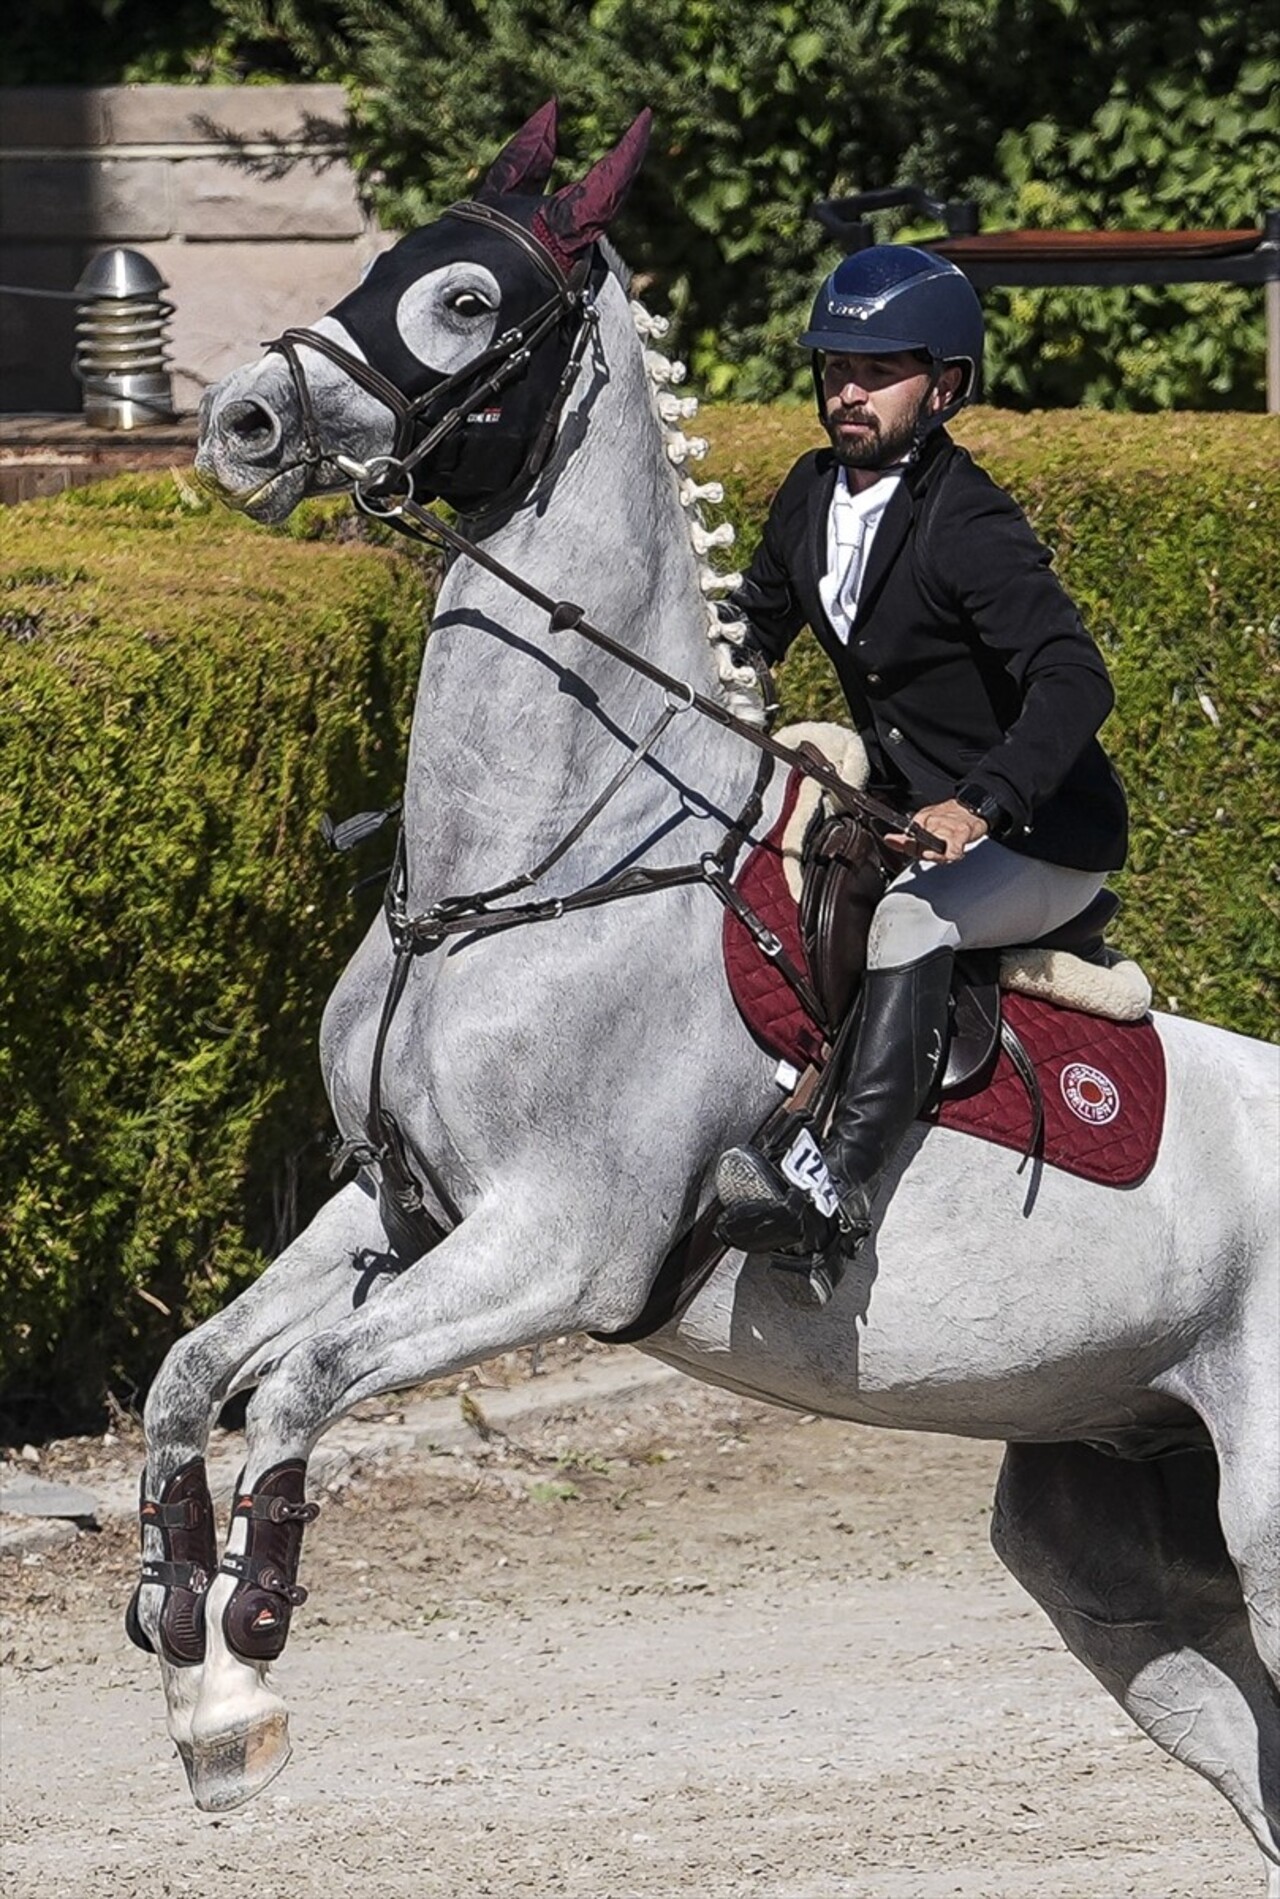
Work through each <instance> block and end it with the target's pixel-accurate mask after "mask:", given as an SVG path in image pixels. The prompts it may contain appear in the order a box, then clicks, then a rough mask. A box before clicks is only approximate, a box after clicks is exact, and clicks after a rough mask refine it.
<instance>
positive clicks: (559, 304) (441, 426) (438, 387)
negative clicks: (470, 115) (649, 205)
mask: <svg viewBox="0 0 1280 1899" xmlns="http://www.w3.org/2000/svg"><path fill="white" fill-rule="evenodd" d="M444 215H445V216H446V217H454V218H464V219H467V220H469V221H470V222H472V223H474V224H482V225H486V226H488V227H490V228H491V229H495V230H498V231H500V232H501V233H502V234H503V236H504V237H507V238H509V239H510V240H511V242H512V243H514V244H516V245H518V246H519V248H520V249H521V250H522V251H523V252H524V254H525V255H526V257H528V258H529V259H530V260H531V261H532V262H533V263H534V264H535V265H536V266H537V268H538V270H539V272H540V273H541V274H542V276H544V277H545V278H546V279H547V280H548V281H549V283H550V284H551V295H550V296H549V297H547V298H546V300H545V301H544V302H543V303H540V304H539V305H538V307H537V308H536V309H535V310H534V311H533V313H532V315H530V316H528V317H526V318H525V320H524V322H523V323H522V324H519V325H517V326H515V327H514V328H512V329H509V330H504V331H503V333H502V335H501V336H499V337H497V338H495V340H494V341H493V342H492V343H491V344H490V345H489V347H488V348H487V349H485V350H482V351H481V352H480V354H479V355H478V356H476V357H473V359H472V360H471V361H470V362H469V363H467V364H465V365H464V367H463V368H462V369H459V370H456V371H455V372H454V374H453V375H451V376H446V377H444V378H443V380H442V381H440V382H438V383H436V384H435V386H434V387H433V388H431V389H428V390H425V391H424V392H423V394H422V395H420V396H415V397H412V398H410V397H408V396H406V395H405V394H404V392H403V390H401V389H398V388H397V387H396V385H395V383H393V382H391V381H390V380H389V379H388V378H387V377H386V376H384V375H382V373H381V372H380V371H379V370H377V369H375V368H374V367H373V365H372V364H371V363H368V362H365V361H364V359H363V358H362V357H359V356H355V355H353V354H352V352H351V351H350V350H347V349H344V348H343V347H342V345H341V344H340V343H336V342H334V341H333V339H332V337H328V336H324V335H322V334H321V333H320V332H319V331H318V330H307V329H288V330H284V331H282V332H281V334H280V335H279V336H277V337H274V338H273V339H272V340H271V341H270V342H269V343H266V344H264V346H263V347H264V348H265V349H267V350H274V351H278V352H279V354H280V355H281V356H283V357H284V360H285V363H286V365H287V367H288V371H289V378H290V381H291V382H292V384H293V389H294V394H295V395H296V396H297V399H298V408H299V412H300V414H301V417H302V453H301V455H300V456H299V457H298V460H297V462H296V463H295V464H294V466H295V467H301V468H305V469H307V470H308V471H313V470H315V469H317V468H319V467H320V466H321V465H322V464H324V463H329V464H330V465H331V466H339V465H340V464H339V463H338V462H337V461H336V458H335V454H333V453H330V452H328V451H326V448H325V444H324V440H323V437H322V435H321V432H320V425H319V422H318V420H317V417H316V411H315V404H314V402H313V401H312V397H311V390H310V387H309V385H308V382H307V376H306V371H305V369H304V368H303V365H302V358H301V356H300V354H299V349H300V348H307V349H313V350H315V351H316V352H317V354H318V355H321V356H324V357H327V358H328V360H329V361H330V362H331V363H333V364H335V365H336V367H337V368H339V369H341V370H342V371H343V373H344V374H345V375H347V376H349V377H350V378H351V380H352V381H353V382H354V383H357V384H359V386H360V388H362V389H363V390H364V391H365V392H366V393H367V394H368V395H371V396H372V397H373V398H374V400H375V401H376V402H380V403H381V404H382V405H383V407H384V408H386V409H389V410H390V411H391V414H392V415H393V416H394V418H395V425H396V433H395V440H394V442H393V443H392V447H391V453H390V454H389V455H387V456H380V457H378V460H377V468H378V480H377V483H376V484H375V486H376V488H377V490H378V491H379V492H381V493H383V494H386V493H388V492H394V493H396V494H398V495H406V496H410V497H411V496H412V495H413V492H414V481H413V475H414V470H415V469H416V468H417V467H418V465H419V464H420V463H422V462H424V461H426V460H427V458H428V457H429V456H431V455H432V454H434V452H435V451H436V449H438V448H439V447H440V445H441V443H442V442H445V441H447V440H448V439H449V437H450V436H452V435H454V434H456V432H457V431H458V430H459V429H460V428H461V427H462V426H463V424H464V423H465V421H466V419H467V417H468V415H470V414H472V413H473V412H474V411H475V410H476V409H477V408H480V407H483V405H484V404H485V403H487V402H490V401H492V399H493V397H494V396H496V395H498V394H499V393H500V392H501V391H502V390H503V389H505V388H506V387H507V385H508V384H509V383H512V382H515V381H517V380H518V378H519V377H521V376H522V375H523V374H524V373H525V371H526V370H527V368H528V367H529V364H530V362H531V361H532V359H533V356H534V353H535V352H536V351H537V350H538V348H539V347H540V346H541V345H542V344H543V343H544V342H545V341H546V340H547V338H548V337H549V336H550V335H551V334H552V333H553V331H555V330H556V329H557V328H558V327H559V326H560V325H561V324H562V323H563V322H564V321H565V320H566V319H567V318H570V317H573V318H575V319H576V322H577V330H576V333H575V336H574V341H573V345H572V347H571V349H570V351H569V357H568V361H567V362H566V364H565V367H564V370H563V372H562V374H561V377H560V381H559V384H558V385H557V388H556V392H555V395H554V397H553V399H552V401H551V403H550V405H549V406H548V409H547V413H546V415H545V416H544V417H543V420H542V424H541V427H540V428H539V430H538V433H537V435H536V436H535V438H534V440H533V443H532V445H531V446H530V448H529V451H528V453H527V454H526V456H525V458H524V461H523V462H522V463H521V466H520V469H519V471H518V473H517V474H516V477H515V479H514V480H513V481H512V482H511V483H509V484H508V487H507V489H506V490H505V492H504V494H503V495H501V496H495V497H494V499H493V500H492V501H491V502H489V503H487V504H486V505H487V506H488V507H493V506H495V505H498V504H499V503H500V502H501V501H503V500H505V499H507V497H508V496H514V495H515V494H517V493H519V492H520V491H521V490H522V489H523V488H526V487H527V486H528V485H529V483H530V482H531V481H533V480H534V479H535V478H536V477H537V476H538V475H539V474H540V473H541V471H542V469H543V467H544V466H545V464H546V460H547V457H548V455H549V454H550V452H551V446H552V443H553V442H554V440H555V434H556V429H557V427H558V426H559V422H560V415H561V412H562V410H563V408H564V404H565V400H566V398H567V396H568V394H569V390H570V388H571V387H572V385H573V382H574V379H575V378H576V376H577V373H578V368H579V365H580V364H581V362H582V358H583V356H584V355H585V353H586V349H587V344H588V342H589V340H590V338H591V336H592V335H593V333H594V331H595V328H596V324H597V321H598V318H597V315H596V308H595V302H594V298H593V296H592V293H591V291H590V289H589V287H588V278H589V275H590V267H591V259H590V253H588V254H587V255H585V256H584V257H582V258H581V259H580V260H579V262H578V263H577V264H576V265H575V266H574V268H573V271H572V273H571V274H568V275H566V273H565V272H564V271H563V270H562V269H561V267H560V265H559V263H558V262H557V260H556V259H555V258H554V257H553V256H552V254H551V252H550V251H549V250H548V249H547V248H546V246H545V245H544V244H541V243H539V241H538V239H537V238H536V237H535V236H534V235H533V234H532V232H530V231H526V230H525V228H524V226H523V225H521V224H517V223H516V221H515V219H514V218H509V217H507V216H506V215H505V214H504V213H503V212H501V211H498V210H496V209H495V208H494V207H493V206H492V205H487V204H478V203H473V202H469V201H468V202H464V203H460V204H454V205H451V206H450V207H449V210H448V211H447V212H446V213H445V214H444Z"/></svg>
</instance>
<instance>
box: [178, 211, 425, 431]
mask: <svg viewBox="0 0 1280 1899" xmlns="http://www.w3.org/2000/svg"><path fill="white" fill-rule="evenodd" d="M393 242H394V239H393V238H392V237H391V236H390V235H388V234H386V233H384V232H377V231H366V232H364V233H362V235H361V236H360V237H358V238H356V239H353V240H350V241H346V240H343V241H338V242H334V243H311V244H305V243H292V244H291V243H282V244H235V243H227V244H219V243H211V244H179V243H173V244H163V245H159V246H157V247H155V248H154V249H149V250H148V252H147V255H148V257H149V258H150V259H151V261H152V263H153V264H154V265H155V266H156V268H157V269H158V270H159V271H161V272H162V273H163V275H164V276H165V277H166V278H167V279H168V282H169V293H168V294H169V297H170V299H171V300H172V302H173V305H174V318H173V332H172V334H173V364H172V371H173V391H174V399H175V401H176V402H177V405H178V408H179V409H180V410H181V411H184V412H186V413H190V412H191V411H192V410H194V409H195V407H196V406H197V404H198V402H199V400H200V397H201V396H202V395H203V394H204V391H205V390H206V389H207V388H208V387H209V385H210V384H211V383H214V382H217V381H219V379H220V378H221V377H223V376H225V375H227V374H228V373H229V372H230V371H231V370H233V369H237V368H239V367H240V365H241V364H243V363H247V362H249V361H251V360H252V359H253V358H254V357H256V356H258V355H259V354H260V353H261V349H262V344H263V342H264V341H265V340H266V339H267V338H268V337H272V336H279V334H280V332H281V331H282V330H285V329H288V328H289V327H290V326H291V325H299V324H301V325H305V324H309V323H314V322H315V320H316V318H317V317H321V316H323V315H324V313H325V311H326V310H329V309H331V308H332V307H333V305H334V304H335V303H337V302H338V300H339V298H341V297H344V296H345V295H346V294H347V292H348V291H349V290H351V289H353V288H354V287H355V285H356V283H357V282H358V281H359V278H360V273H361V271H362V270H363V269H364V267H365V265H366V264H367V263H369V262H370V260H371V259H372V258H373V257H374V256H376V255H377V253H378V252H379V251H381V250H385V249H386V247H387V246H388V245H389V244H391V243H393Z"/></svg>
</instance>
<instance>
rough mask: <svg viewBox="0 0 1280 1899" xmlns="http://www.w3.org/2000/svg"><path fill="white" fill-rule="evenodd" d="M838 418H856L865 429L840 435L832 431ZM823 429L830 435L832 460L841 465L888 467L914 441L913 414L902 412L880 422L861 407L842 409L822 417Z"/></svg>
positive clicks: (900, 457)
mask: <svg viewBox="0 0 1280 1899" xmlns="http://www.w3.org/2000/svg"><path fill="white" fill-rule="evenodd" d="M841 422H858V423H860V424H861V425H862V426H863V428H864V430H865V431H866V432H865V433H864V434H862V435H858V436H853V437H843V438H842V437H841V436H840V435H838V434H837V433H836V429H837V425H838V424H839V423H841ZM826 430H827V434H828V435H829V436H830V437H831V446H832V448H833V449H834V450H835V457H836V460H837V461H838V462H839V463H840V466H841V467H842V468H888V467H890V466H892V465H893V464H894V463H895V462H900V461H903V460H904V459H905V457H906V455H907V453H908V451H909V450H910V448H911V446H912V443H913V442H914V441H915V434H916V418H915V416H914V415H904V416H898V417H896V418H895V419H894V420H892V421H890V422H881V421H880V420H879V419H878V418H877V417H876V416H874V415H871V414H869V413H867V412H866V411H865V410H863V411H857V410H855V411H854V412H853V413H849V412H847V411H842V412H841V413H840V414H838V415H834V416H832V415H828V416H827V417H826Z"/></svg>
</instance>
